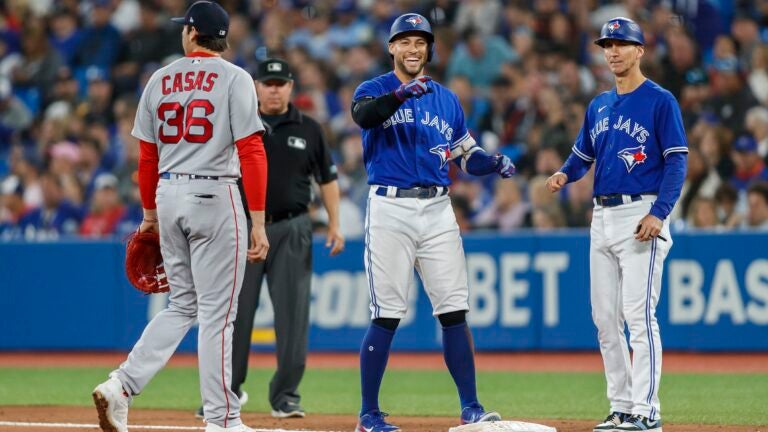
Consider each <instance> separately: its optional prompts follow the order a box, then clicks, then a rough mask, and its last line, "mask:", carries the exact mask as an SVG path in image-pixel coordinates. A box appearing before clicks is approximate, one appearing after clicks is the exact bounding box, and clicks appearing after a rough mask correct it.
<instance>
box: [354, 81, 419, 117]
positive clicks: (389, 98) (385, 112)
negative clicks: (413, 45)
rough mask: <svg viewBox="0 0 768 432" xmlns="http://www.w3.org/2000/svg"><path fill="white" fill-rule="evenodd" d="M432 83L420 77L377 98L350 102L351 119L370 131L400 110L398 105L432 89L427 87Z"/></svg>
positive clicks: (365, 98)
mask: <svg viewBox="0 0 768 432" xmlns="http://www.w3.org/2000/svg"><path fill="white" fill-rule="evenodd" d="M430 81H432V78H430V77H428V76H420V77H417V78H414V79H412V80H410V81H408V82H406V83H403V84H401V85H400V87H398V88H396V89H395V90H394V91H392V92H390V93H387V94H384V95H382V96H379V97H377V98H373V97H364V98H361V99H358V100H356V101H354V102H352V119H353V120H354V121H355V123H357V125H358V126H360V127H361V128H363V129H371V128H374V127H376V126H379V125H380V124H382V123H384V121H386V120H387V119H388V118H390V117H392V114H394V113H395V111H397V109H398V108H400V105H402V104H403V102H405V101H406V99H410V98H412V97H415V98H420V97H422V96H424V95H425V94H427V93H431V92H432V89H431V88H429V86H428V85H427V83H428V82H430Z"/></svg>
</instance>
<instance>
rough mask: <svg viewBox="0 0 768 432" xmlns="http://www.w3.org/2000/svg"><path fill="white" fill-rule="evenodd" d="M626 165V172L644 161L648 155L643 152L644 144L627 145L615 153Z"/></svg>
mask: <svg viewBox="0 0 768 432" xmlns="http://www.w3.org/2000/svg"><path fill="white" fill-rule="evenodd" d="M617 156H618V157H619V158H620V159H621V160H623V161H624V165H626V166H627V172H631V171H632V168H634V167H636V166H637V165H639V164H641V163H645V160H646V159H648V155H647V154H646V153H645V146H637V147H629V148H625V149H623V150H621V151H620V152H619V153H618V155H617Z"/></svg>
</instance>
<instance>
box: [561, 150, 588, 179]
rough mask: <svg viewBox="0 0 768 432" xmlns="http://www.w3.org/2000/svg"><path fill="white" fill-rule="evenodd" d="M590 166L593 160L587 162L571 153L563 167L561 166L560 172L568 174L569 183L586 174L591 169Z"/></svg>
mask: <svg viewBox="0 0 768 432" xmlns="http://www.w3.org/2000/svg"><path fill="white" fill-rule="evenodd" d="M590 166H592V163H591V162H587V161H585V160H584V159H582V158H580V157H578V156H576V154H575V153H571V154H570V155H569V156H568V159H566V160H565V163H564V164H563V167H562V168H560V172H561V173H563V174H565V175H567V176H568V183H572V182H575V181H576V180H578V179H580V178H582V177H584V174H586V173H587V171H589V167H590Z"/></svg>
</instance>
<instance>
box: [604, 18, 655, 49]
mask: <svg viewBox="0 0 768 432" xmlns="http://www.w3.org/2000/svg"><path fill="white" fill-rule="evenodd" d="M609 40H620V41H625V42H629V43H631V44H634V45H645V37H643V30H642V29H641V28H640V26H639V25H637V23H636V22H634V21H632V20H631V19H629V18H624V17H616V18H613V19H611V20H609V21H608V22H606V23H605V24H603V28H602V29H601V30H600V37H599V38H597V39H596V40H595V44H597V45H600V46H603V45H604V44H605V43H606V42H607V41H609Z"/></svg>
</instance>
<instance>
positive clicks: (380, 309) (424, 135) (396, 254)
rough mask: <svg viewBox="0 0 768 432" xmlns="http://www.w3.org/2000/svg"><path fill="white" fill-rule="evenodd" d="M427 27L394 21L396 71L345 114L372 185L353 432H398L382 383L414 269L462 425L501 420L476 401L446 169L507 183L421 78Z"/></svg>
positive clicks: (506, 169) (505, 169)
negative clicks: (355, 130) (367, 311)
mask: <svg viewBox="0 0 768 432" xmlns="http://www.w3.org/2000/svg"><path fill="white" fill-rule="evenodd" d="M433 49H434V36H433V34H432V28H431V26H430V24H429V22H428V21H427V19H426V18H424V17H423V16H421V15H418V14H414V13H409V14H404V15H402V16H400V17H398V18H397V19H396V20H395V22H394V23H393V24H392V28H391V30H390V37H389V54H390V55H391V56H392V59H393V60H394V71H392V72H389V73H387V74H384V75H381V76H379V77H376V78H374V79H371V80H369V81H366V82H364V83H362V84H360V86H359V87H358V88H357V89H356V90H355V94H354V96H353V103H352V117H353V119H354V120H355V122H356V123H357V124H358V125H359V126H360V127H361V128H362V136H363V158H364V161H365V168H366V170H367V172H368V183H369V184H370V185H371V189H370V193H369V196H368V205H367V211H366V227H365V228H366V231H365V255H364V262H365V269H366V272H367V276H368V288H369V294H370V297H371V303H370V308H371V324H370V326H369V327H368V332H367V333H366V335H365V338H364V339H363V342H362V344H361V347H360V379H361V385H362V408H361V410H360V420H359V423H358V425H357V430H358V431H359V432H390V431H396V430H399V428H398V427H397V426H394V425H392V424H389V423H388V422H386V421H385V419H384V416H385V415H386V414H384V413H382V412H381V410H380V409H379V401H378V397H379V387H380V385H381V380H382V377H383V376H384V369H385V368H386V365H387V359H388V357H389V349H390V345H391V343H392V338H393V336H394V334H395V330H396V329H397V326H398V324H399V322H400V320H401V319H402V318H403V317H404V316H405V313H406V309H407V305H408V301H407V299H408V291H409V289H410V288H411V286H413V282H414V280H413V269H414V266H415V268H416V270H417V271H418V272H419V276H420V277H421V280H422V282H423V284H424V289H425V291H426V293H427V295H428V296H429V299H430V301H431V303H432V307H433V314H434V315H435V316H437V318H438V319H439V320H440V324H441V325H442V328H443V352H444V357H445V363H446V365H447V366H448V370H449V371H450V373H451V376H452V377H453V380H454V382H455V383H456V387H457V389H458V393H459V399H460V401H461V408H462V410H461V423H462V424H465V423H478V422H486V421H495V420H500V419H501V417H500V416H499V414H498V413H495V412H486V411H485V410H484V409H483V406H482V405H480V403H479V402H478V400H477V391H476V388H475V364H474V350H473V345H472V336H471V333H470V331H469V328H468V327H467V322H466V318H465V317H466V313H467V311H468V310H469V303H468V287H467V271H466V262H465V259H464V250H463V248H462V244H461V237H460V236H459V227H458V225H457V223H456V216H455V215H454V213H453V209H452V207H451V203H450V199H449V197H448V186H449V185H450V183H451V181H450V179H449V178H448V163H449V162H453V163H456V164H458V165H459V166H460V167H461V168H462V169H463V170H464V171H466V172H468V173H470V174H473V175H486V174H491V173H497V174H499V175H500V176H501V177H504V178H508V177H511V176H512V175H513V174H514V173H515V167H514V165H513V164H512V162H511V161H510V160H509V158H507V157H506V156H502V155H498V154H497V155H488V154H486V153H485V151H483V150H482V149H481V148H480V147H479V146H478V145H477V144H476V143H475V140H474V139H473V138H472V136H470V134H469V132H468V131H467V127H466V126H465V124H464V113H463V112H462V110H461V106H460V105H459V101H458V99H457V97H456V95H455V94H453V93H452V92H451V91H450V90H448V89H447V88H445V87H443V86H442V85H440V84H438V83H436V82H434V81H432V80H431V79H430V77H428V76H426V75H424V66H425V65H426V63H427V62H428V61H429V60H430V59H431V58H432V55H433Z"/></svg>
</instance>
